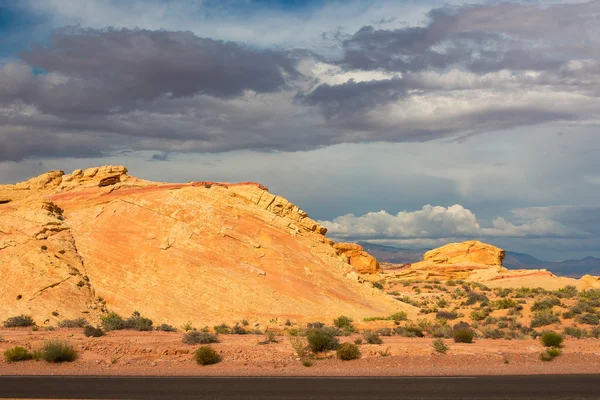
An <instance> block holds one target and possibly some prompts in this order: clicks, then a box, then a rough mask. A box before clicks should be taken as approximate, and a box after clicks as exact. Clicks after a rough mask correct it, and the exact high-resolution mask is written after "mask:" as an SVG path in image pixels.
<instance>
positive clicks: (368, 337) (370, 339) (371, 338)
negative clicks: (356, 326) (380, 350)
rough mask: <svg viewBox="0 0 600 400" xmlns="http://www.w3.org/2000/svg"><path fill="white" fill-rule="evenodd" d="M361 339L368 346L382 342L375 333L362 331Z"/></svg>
mask: <svg viewBox="0 0 600 400" xmlns="http://www.w3.org/2000/svg"><path fill="white" fill-rule="evenodd" d="M363 337H364V338H365V341H366V342H367V343H368V344H382V343H383V340H382V339H381V338H380V337H379V335H378V334H377V333H376V332H371V331H364V332H363Z"/></svg>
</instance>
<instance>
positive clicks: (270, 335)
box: [258, 331, 279, 344]
mask: <svg viewBox="0 0 600 400" xmlns="http://www.w3.org/2000/svg"><path fill="white" fill-rule="evenodd" d="M278 342H279V341H278V340H277V338H276V337H275V332H272V331H271V332H266V333H265V340H263V341H260V342H258V344H270V343H278Z"/></svg>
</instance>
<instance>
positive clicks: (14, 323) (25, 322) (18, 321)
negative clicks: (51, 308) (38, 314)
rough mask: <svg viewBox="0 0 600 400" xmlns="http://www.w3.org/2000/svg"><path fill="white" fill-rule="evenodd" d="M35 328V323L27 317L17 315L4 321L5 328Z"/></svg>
mask: <svg viewBox="0 0 600 400" xmlns="http://www.w3.org/2000/svg"><path fill="white" fill-rule="evenodd" d="M28 326H35V321H34V320H33V318H31V317H30V316H29V315H17V316H16V317H10V318H8V319H7V320H6V321H4V327H5V328H25V327H28Z"/></svg>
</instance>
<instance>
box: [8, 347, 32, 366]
mask: <svg viewBox="0 0 600 400" xmlns="http://www.w3.org/2000/svg"><path fill="white" fill-rule="evenodd" d="M32 358H33V354H31V353H30V352H29V350H27V349H26V348H25V347H21V346H15V347H13V348H11V349H8V350H5V351H4V359H5V360H6V362H17V361H25V360H31V359H32Z"/></svg>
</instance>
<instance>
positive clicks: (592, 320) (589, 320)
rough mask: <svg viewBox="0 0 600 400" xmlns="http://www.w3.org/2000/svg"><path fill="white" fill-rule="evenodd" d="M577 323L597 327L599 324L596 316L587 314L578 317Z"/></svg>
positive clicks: (599, 321)
mask: <svg viewBox="0 0 600 400" xmlns="http://www.w3.org/2000/svg"><path fill="white" fill-rule="evenodd" d="M577 322H579V323H580V324H587V325H598V324H599V323H600V318H598V315H596V314H592V313H588V314H583V315H580V316H578V317H577Z"/></svg>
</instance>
